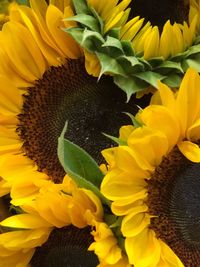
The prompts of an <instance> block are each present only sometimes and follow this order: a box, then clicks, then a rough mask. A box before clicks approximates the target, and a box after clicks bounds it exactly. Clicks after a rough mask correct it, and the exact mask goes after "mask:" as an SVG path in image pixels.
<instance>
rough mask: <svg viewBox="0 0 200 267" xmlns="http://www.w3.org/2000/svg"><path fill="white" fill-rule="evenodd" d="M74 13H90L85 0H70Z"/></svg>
mask: <svg viewBox="0 0 200 267" xmlns="http://www.w3.org/2000/svg"><path fill="white" fill-rule="evenodd" d="M72 2H73V5H74V8H75V11H76V14H86V15H91V13H90V10H89V8H88V6H87V2H86V1H85V0H72Z"/></svg>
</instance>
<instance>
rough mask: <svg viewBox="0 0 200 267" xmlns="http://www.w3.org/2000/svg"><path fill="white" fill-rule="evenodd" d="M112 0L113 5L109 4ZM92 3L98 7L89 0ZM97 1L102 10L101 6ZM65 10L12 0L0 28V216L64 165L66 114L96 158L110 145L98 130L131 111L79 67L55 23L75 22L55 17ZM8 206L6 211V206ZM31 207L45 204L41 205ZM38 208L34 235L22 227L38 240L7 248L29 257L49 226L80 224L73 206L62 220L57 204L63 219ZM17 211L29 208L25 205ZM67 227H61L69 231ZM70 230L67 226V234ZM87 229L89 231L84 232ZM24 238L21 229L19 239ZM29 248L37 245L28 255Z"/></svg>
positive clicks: (76, 52)
mask: <svg viewBox="0 0 200 267" xmlns="http://www.w3.org/2000/svg"><path fill="white" fill-rule="evenodd" d="M112 3H113V4H112V6H111V7H112V8H113V10H114V11H115V8H114V7H115V6H116V7H117V3H116V1H113V2H112ZM96 5H97V8H98V3H97V2H96ZM99 6H101V3H99ZM101 8H102V10H104V7H103V6H101ZM119 8H120V10H121V7H119ZM102 12H103V11H102ZM102 14H103V13H102ZM72 15H73V9H72V6H71V1H64V0H63V1H50V4H47V3H46V1H44V0H42V1H30V7H28V6H25V5H20V6H19V5H17V4H16V5H13V6H12V8H11V9H10V13H9V21H8V22H7V23H5V24H4V25H3V28H2V30H1V31H0V58H1V61H0V96H1V97H0V128H1V131H0V196H1V197H2V199H1V202H2V203H1V204H2V206H3V207H4V208H5V207H6V209H5V210H6V212H2V210H3V209H1V212H0V217H1V219H5V217H8V216H10V215H11V214H12V209H13V207H12V205H14V206H20V207H21V208H22V207H23V208H24V207H25V204H27V205H28V203H32V204H35V205H36V203H37V202H36V201H35V199H36V196H38V194H39V193H40V194H42V193H41V190H42V188H43V189H44V188H49V187H50V185H51V184H52V182H55V183H58V184H60V183H62V181H63V178H64V176H65V171H64V169H63V167H62V166H61V164H60V162H59V160H58V157H57V145H58V137H59V136H60V133H61V131H62V129H63V127H64V125H65V123H66V121H67V120H68V130H67V133H66V136H67V138H68V139H70V140H71V141H73V142H74V143H77V144H79V145H80V146H82V147H83V148H85V149H86V150H88V151H89V152H90V154H92V155H93V156H94V157H95V158H96V160H97V161H98V163H101V161H102V160H103V159H102V158H101V156H100V151H101V150H102V149H103V148H105V147H110V145H111V144H112V142H110V141H107V138H106V137H104V136H103V135H102V132H106V133H108V134H111V133H113V130H114V131H115V132H116V133H117V132H118V129H119V127H120V125H121V122H120V119H119V118H121V121H123V120H124V119H126V116H125V115H124V114H122V113H121V111H127V112H134V109H135V108H134V107H133V105H132V104H130V105H127V104H126V103H125V100H126V97H125V95H123V94H122V93H121V92H120V91H119V90H118V89H117V88H116V86H114V85H113V83H112V81H111V79H110V78H109V77H107V78H105V79H104V78H103V79H102V80H101V81H100V82H98V83H97V79H96V78H93V77H90V76H89V75H88V73H87V72H86V70H85V67H84V58H83V51H82V49H81V48H80V47H79V45H78V44H77V43H76V42H75V41H74V40H73V39H72V38H71V37H70V36H69V35H68V34H66V33H65V32H64V31H63V30H62V29H61V28H64V27H71V26H74V25H75V24H74V22H68V21H63V18H68V17H71V16H72ZM25 37H26V38H25ZM111 111H112V114H111ZM113 112H114V113H115V115H114V116H113ZM114 118H116V119H114ZM128 121H129V120H127V123H128ZM75 132H76V134H74V133H75ZM50 195H51V194H49V193H48V192H46V193H45V196H43V197H41V202H42V201H46V202H48V197H51V198H52V203H50V205H52V206H51V208H52V209H56V205H57V204H58V201H59V197H58V198H57V199H56V197H53V196H50ZM9 198H11V202H10V199H9ZM53 201H55V203H56V204H55V206H53V205H54V204H53V203H54V202H53ZM10 206H11V212H8V211H7V210H8V209H9V208H10ZM81 206H82V209H84V205H83V203H82V202H81V205H79V208H80V209H81ZM38 207H41V209H42V208H44V209H45V207H44V206H43V205H42V204H41V205H39V204H38ZM38 207H36V206H34V205H33V206H32V208H31V210H30V212H32V213H33V215H37V216H38V218H39V219H38V220H39V221H40V217H41V216H40V215H38V214H39V212H40V213H41V214H43V216H45V218H42V219H41V221H42V222H44V221H45V224H44V225H43V226H45V227H44V228H45V229H44V231H43V229H42V230H41V232H40V233H38V234H37V232H36V233H35V232H34V233H33V234H32V232H30V235H31V238H32V237H33V238H34V235H37V238H38V243H37V245H30V247H28V249H27V250H26V244H25V245H22V246H20V245H19V246H18V243H17V242H16V243H15V247H14V251H18V252H19V253H22V254H16V255H18V256H19V257H24V258H26V259H27V257H29V258H30V257H31V255H32V253H33V250H34V248H35V247H36V246H38V245H41V244H43V243H44V242H45V241H44V240H46V238H48V235H49V232H50V228H51V227H52V226H56V227H61V228H64V227H63V226H64V225H67V224H69V223H71V221H72V220H73V224H74V225H75V226H77V227H83V224H78V223H79V220H78V216H79V213H77V211H78V209H77V210H76V209H74V210H73V214H74V215H73V216H72V215H71V216H72V217H70V219H69V218H68V217H67V215H66V216H64V215H63V207H61V208H60V209H59V210H58V212H59V214H61V215H63V218H61V219H60V218H57V217H58V216H57V215H56V216H54V215H52V214H51V212H50V211H49V210H48V211H47V214H46V213H45V212H44V210H40V208H39V209H38ZM14 209H15V208H14ZM49 209H50V208H49ZM80 209H79V212H82V211H80ZM24 211H26V212H29V211H28V210H25V208H24ZM43 212H44V213H43ZM32 213H31V214H32ZM21 215H23V214H20V216H19V217H20V218H24V216H22V217H21ZM31 216H32V215H31ZM49 216H50V217H49ZM19 217H16V218H19ZM25 217H26V216H25ZM9 218H10V217H9ZM9 220H12V219H9ZM48 220H50V221H48ZM13 221H14V219H13ZM25 222H26V220H24V223H25ZM33 222H34V221H33ZM33 225H34V223H33ZM33 225H30V229H32V227H33ZM84 225H85V224H84ZM43 226H41V227H42V228H43ZM77 227H76V229H77ZM94 227H95V225H94ZM25 228H26V227H25ZM61 228H59V230H60V229H61ZM51 229H52V228H51ZM69 229H70V230H69ZM69 229H67V231H66V234H67V233H69V232H70V231H71V228H69ZM76 231H77V230H74V231H73V233H71V232H70V233H71V234H70V237H72V236H73V234H74V232H76ZM52 233H54V231H53V232H52ZM79 233H80V234H81V233H82V230H80V232H79ZM4 234H7V233H2V234H1V235H0V237H1V238H2V244H3V242H4V241H3V240H4V239H3V238H4V236H8V238H12V234H7V235H4ZM23 234H24V232H23V233H22V238H23ZM56 235H58V236H59V235H60V232H59V231H58V232H56ZM88 236H89V233H87V234H86V236H84V239H88ZM37 238H36V239H37ZM56 238H57V237H56ZM29 239H30V238H29V236H28V237H27V241H29ZM41 239H42V240H43V241H44V242H43V241H41ZM57 239H58V238H57ZM31 242H32V241H31ZM82 243H84V242H82ZM90 243H91V239H90ZM90 243H88V246H89V244H90ZM31 244H32V243H31ZM34 244H35V243H34ZM85 246H86V244H85ZM17 247H18V248H20V251H19V250H17ZM4 249H5V250H6V251H7V250H8V249H9V248H6V247H3V246H2V251H3V250H4ZM42 249H43V246H42ZM44 249H45V248H44ZM26 252H27V254H26V255H24V254H23V253H26ZM2 253H3V252H2ZM6 253H8V254H9V252H6ZM16 253H17V252H16ZM37 253H39V252H38V249H36V253H35V254H34V255H38V254H37ZM6 255H7V254H6ZM20 255H21V256H20ZM7 256H8V255H7ZM18 256H17V257H18ZM2 257H3V254H2ZM34 258H35V256H34ZM40 258H42V256H41V257H40ZM7 260H8V258H7ZM9 260H11V261H12V259H9ZM2 262H3V260H2ZM13 264H14V263H13ZM9 267H10V266H9Z"/></svg>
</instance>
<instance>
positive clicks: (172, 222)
mask: <svg viewBox="0 0 200 267" xmlns="http://www.w3.org/2000/svg"><path fill="white" fill-rule="evenodd" d="M199 171H200V164H196V163H192V162H191V161H189V160H188V159H186V158H185V157H184V156H183V155H182V154H181V153H180V151H179V150H178V148H177V147H176V148H174V149H173V151H172V152H171V153H170V154H169V155H168V156H167V157H166V158H164V159H163V161H162V162H161V164H160V165H159V166H158V167H157V168H156V170H155V172H154V174H153V175H152V179H150V180H149V181H147V183H148V190H149V198H148V206H149V211H150V213H151V214H153V215H155V216H156V217H154V218H152V220H151V225H150V227H151V228H152V229H153V230H154V231H155V233H156V235H157V237H158V238H161V239H162V240H163V241H164V242H166V244H168V245H169V246H170V247H171V248H172V250H173V251H174V252H175V253H176V255H177V256H178V257H179V258H180V260H181V261H182V262H183V264H184V265H185V266H187V267H194V266H200V179H199V178H200V177H199Z"/></svg>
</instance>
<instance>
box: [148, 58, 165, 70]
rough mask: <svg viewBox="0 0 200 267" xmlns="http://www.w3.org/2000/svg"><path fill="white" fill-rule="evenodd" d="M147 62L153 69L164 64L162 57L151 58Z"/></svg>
mask: <svg viewBox="0 0 200 267" xmlns="http://www.w3.org/2000/svg"><path fill="white" fill-rule="evenodd" d="M148 62H149V64H150V65H151V67H152V69H153V68H154V67H157V66H159V65H161V64H162V63H163V62H164V58H163V57H153V58H150V59H149V60H148Z"/></svg>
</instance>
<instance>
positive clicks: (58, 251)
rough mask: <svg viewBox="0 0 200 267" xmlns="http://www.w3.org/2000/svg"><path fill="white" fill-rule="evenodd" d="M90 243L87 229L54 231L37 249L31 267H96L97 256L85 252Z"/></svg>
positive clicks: (90, 237) (65, 228) (70, 227)
mask: <svg viewBox="0 0 200 267" xmlns="http://www.w3.org/2000/svg"><path fill="white" fill-rule="evenodd" d="M92 242H93V239H92V236H91V235H90V229H89V228H84V229H78V228H76V227H74V226H68V227H63V228H61V229H55V230H53V232H52V233H51V235H50V237H49V239H48V241H47V242H46V243H45V244H44V245H42V247H39V248H37V250H36V252H35V254H34V256H33V258H32V260H31V267H86V266H87V267H96V266H97V265H98V258H97V256H96V255H95V254H94V253H93V252H90V251H88V250H87V249H88V247H89V245H90V244H91V243H92Z"/></svg>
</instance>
